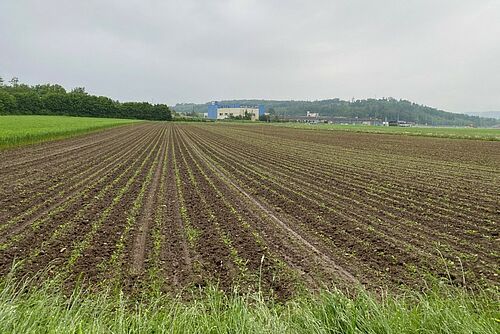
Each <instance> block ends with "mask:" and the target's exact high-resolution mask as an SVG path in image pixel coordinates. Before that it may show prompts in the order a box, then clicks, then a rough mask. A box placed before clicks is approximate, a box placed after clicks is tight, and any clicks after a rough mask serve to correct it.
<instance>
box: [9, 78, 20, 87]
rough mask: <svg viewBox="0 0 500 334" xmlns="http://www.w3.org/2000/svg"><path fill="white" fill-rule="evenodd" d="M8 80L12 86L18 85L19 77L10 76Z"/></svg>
mask: <svg viewBox="0 0 500 334" xmlns="http://www.w3.org/2000/svg"><path fill="white" fill-rule="evenodd" d="M9 82H10V84H11V85H12V87H17V86H18V85H19V78H18V77H12V79H10V81H9Z"/></svg>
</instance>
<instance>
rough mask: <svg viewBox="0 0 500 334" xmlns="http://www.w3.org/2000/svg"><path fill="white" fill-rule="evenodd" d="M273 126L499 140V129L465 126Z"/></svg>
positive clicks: (285, 124) (295, 124) (276, 124)
mask: <svg viewBox="0 0 500 334" xmlns="http://www.w3.org/2000/svg"><path fill="white" fill-rule="evenodd" d="M272 124H273V125H275V126H285V127H291V128H298V129H315V130H335V131H351V132H364V133H383V134H397V135H407V136H424V137H438V138H458V139H480V140H496V141H498V140H500V129H493V128H466V127H430V126H428V127H425V126H415V127H408V128H407V127H398V126H371V125H340V124H321V123H320V124H304V123H272Z"/></svg>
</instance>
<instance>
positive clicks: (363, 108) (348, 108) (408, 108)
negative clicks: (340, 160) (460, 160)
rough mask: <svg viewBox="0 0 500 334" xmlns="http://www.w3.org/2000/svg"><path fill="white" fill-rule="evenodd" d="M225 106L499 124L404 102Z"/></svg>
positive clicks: (187, 108) (201, 107) (193, 107)
mask: <svg viewBox="0 0 500 334" xmlns="http://www.w3.org/2000/svg"><path fill="white" fill-rule="evenodd" d="M220 103H222V104H224V103H227V104H236V103H239V104H248V105H258V104H261V105H264V106H265V108H266V112H269V113H270V114H271V115H278V116H280V117H281V116H299V115H302V116H303V115H305V114H306V111H311V112H318V113H320V115H321V116H335V117H347V118H355V117H358V118H371V119H379V120H382V121H383V120H385V119H387V120H398V119H399V120H401V121H407V122H415V123H418V124H427V125H449V126H468V125H474V126H494V125H497V124H500V121H498V120H496V119H493V118H483V117H478V116H469V115H464V114H455V113H451V112H446V111H443V110H439V109H436V108H432V107H428V106H424V105H420V104H416V103H413V102H410V101H407V100H396V99H394V98H383V99H366V100H353V101H345V100H340V99H330V100H321V101H273V100H227V101H221V102H220ZM207 106H208V103H205V104H192V103H182V104H177V105H175V107H173V109H174V111H175V112H182V113H192V112H193V111H194V112H195V113H203V112H207Z"/></svg>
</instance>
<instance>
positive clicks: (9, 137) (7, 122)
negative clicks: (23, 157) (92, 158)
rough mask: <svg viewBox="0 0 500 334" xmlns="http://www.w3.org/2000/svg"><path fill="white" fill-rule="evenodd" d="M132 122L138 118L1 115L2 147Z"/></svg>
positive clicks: (0, 146)
mask: <svg viewBox="0 0 500 334" xmlns="http://www.w3.org/2000/svg"><path fill="white" fill-rule="evenodd" d="M133 122H137V121H136V120H130V119H113V118H91V117H69V116H0V149H4V148H8V147H14V146H21V145H28V144H33V143H39V142H43V141H48V140H55V139H61V138H67V137H72V136H76V135H79V134H83V133H87V132H91V131H95V130H99V129H104V128H109V127H113V126H118V125H123V124H129V123H133Z"/></svg>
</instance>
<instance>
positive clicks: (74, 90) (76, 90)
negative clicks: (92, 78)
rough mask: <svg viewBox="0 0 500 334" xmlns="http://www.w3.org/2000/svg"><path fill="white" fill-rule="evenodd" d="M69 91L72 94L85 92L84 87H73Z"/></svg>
mask: <svg viewBox="0 0 500 334" xmlns="http://www.w3.org/2000/svg"><path fill="white" fill-rule="evenodd" d="M71 93H74V94H87V92H86V91H85V87H75V88H73V89H72V90H71Z"/></svg>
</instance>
